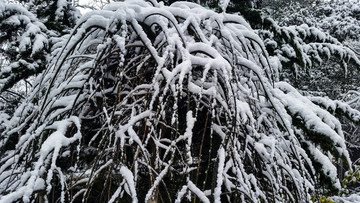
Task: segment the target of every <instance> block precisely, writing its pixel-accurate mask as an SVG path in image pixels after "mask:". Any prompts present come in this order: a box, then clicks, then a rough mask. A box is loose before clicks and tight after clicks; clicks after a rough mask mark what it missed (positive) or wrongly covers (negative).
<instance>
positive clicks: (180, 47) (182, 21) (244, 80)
mask: <svg viewBox="0 0 360 203" xmlns="http://www.w3.org/2000/svg"><path fill="white" fill-rule="evenodd" d="M153 4H154V6H152V5H151V4H149V3H147V2H141V1H139V2H135V3H131V4H130V3H117V4H110V5H109V6H107V7H106V8H105V9H104V10H103V11H94V12H91V13H89V14H86V15H85V16H84V17H83V18H82V20H80V23H79V24H78V26H77V27H76V28H75V29H74V30H73V34H72V35H71V36H70V37H69V39H68V41H67V43H66V44H64V45H63V47H62V48H61V49H59V50H55V51H54V55H55V56H54V57H56V60H54V62H53V64H49V66H48V68H47V70H46V71H45V72H44V73H43V74H42V75H40V76H39V77H38V78H37V80H36V84H35V88H34V91H33V94H31V95H30V96H29V98H28V99H27V102H24V104H23V105H22V106H20V107H19V109H18V111H17V112H16V113H15V116H14V118H13V120H14V121H13V122H12V123H14V126H12V127H11V128H9V129H8V130H7V131H6V132H5V136H7V138H8V140H10V138H11V137H13V136H17V135H16V134H15V133H17V132H20V133H19V140H18V142H17V144H16V146H14V150H9V151H7V153H6V154H5V155H4V156H3V157H2V159H1V164H0V165H2V167H1V168H0V172H1V174H5V173H6V174H7V175H2V176H1V179H0V181H1V182H8V184H7V185H8V187H7V188H5V189H4V191H6V192H9V195H5V196H3V197H2V198H3V199H2V200H6V198H8V199H9V200H10V199H11V200H16V199H21V198H22V199H23V201H25V202H27V201H29V200H35V199H37V200H40V199H44V200H48V201H51V200H53V201H59V202H70V201H73V202H80V201H81V200H83V201H85V202H86V201H88V202H94V201H97V202H104V201H110V202H113V201H115V200H117V199H121V201H125V200H128V201H133V202H137V201H141V202H143V201H144V200H145V202H147V201H149V200H154V201H159V202H172V201H176V202H180V201H182V200H186V199H188V200H191V201H194V202H195V201H196V200H197V201H199V199H200V200H201V201H204V202H210V201H211V202H212V201H215V202H220V201H222V202H223V201H224V202H225V201H228V202H239V201H241V202H244V201H254V202H257V201H265V202H268V201H269V202H275V201H286V200H288V201H303V200H309V198H310V196H309V195H308V193H309V192H311V191H313V190H314V189H315V186H314V185H315V181H316V180H315V178H314V177H315V174H314V173H315V169H314V168H313V166H312V160H310V158H309V157H308V156H307V154H306V153H305V151H304V150H303V149H302V147H301V145H300V143H299V141H298V140H297V138H296V136H295V133H294V132H293V129H292V127H291V124H289V123H291V117H290V116H289V115H288V114H287V113H286V111H285V110H284V109H285V107H284V105H281V104H277V103H279V102H281V100H279V99H278V98H276V95H274V93H273V89H274V87H273V84H272V82H273V81H272V80H271V74H272V73H271V70H272V66H271V65H270V64H269V60H268V56H267V53H266V52H265V51H264V50H265V49H264V46H263V43H262V42H261V40H260V39H259V37H258V36H257V35H255V34H254V32H253V31H252V29H251V28H250V26H249V25H248V24H247V23H246V22H245V21H244V19H243V18H242V17H240V16H235V15H228V14H224V13H223V14H218V13H215V12H213V11H210V10H206V9H204V8H202V7H200V6H198V5H196V4H192V3H181V4H180V3H175V4H173V5H172V6H170V7H165V6H163V5H161V4H158V3H156V2H155V3H153ZM59 47H61V46H59ZM278 91H280V90H278ZM29 103H30V104H31V105H29ZM275 103H276V104H275ZM291 113H292V112H291ZM15 119H19V120H18V121H15ZM6 144H9V143H8V142H4V143H1V145H2V146H5V145H6ZM307 144H309V143H307ZM309 145H311V144H309ZM340 155H344V154H341V153H340ZM345 155H346V154H345ZM29 163H34V164H30V165H29ZM11 168H14V170H10V169H11ZM20 176H21V177H22V179H21V180H20V178H19V177H20ZM24 177H26V178H24ZM334 181H336V180H334ZM59 187H60V188H61V192H60V191H59V189H58V188H59ZM29 191H30V192H29Z"/></svg>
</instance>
